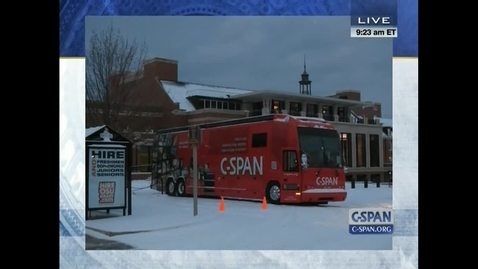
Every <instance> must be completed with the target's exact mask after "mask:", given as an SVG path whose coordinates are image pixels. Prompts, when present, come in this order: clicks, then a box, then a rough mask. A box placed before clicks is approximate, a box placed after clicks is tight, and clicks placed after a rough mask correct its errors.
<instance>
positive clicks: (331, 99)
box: [87, 58, 392, 181]
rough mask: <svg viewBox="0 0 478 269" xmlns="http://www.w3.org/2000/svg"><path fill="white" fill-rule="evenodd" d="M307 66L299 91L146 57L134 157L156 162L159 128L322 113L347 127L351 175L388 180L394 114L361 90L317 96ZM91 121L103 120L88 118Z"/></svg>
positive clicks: (132, 126) (126, 126) (128, 117)
mask: <svg viewBox="0 0 478 269" xmlns="http://www.w3.org/2000/svg"><path fill="white" fill-rule="evenodd" d="M305 68H306V67H305V65H304V72H303V73H302V75H301V80H300V81H299V83H298V84H299V92H298V93H292V92H280V91H258V90H250V89H249V90H248V89H237V88H233V87H223V86H215V85H203V84H196V83H189V82H182V81H180V80H179V79H178V62H177V61H174V60H169V59H161V58H154V59H151V60H149V61H146V62H145V64H144V71H143V73H142V75H141V77H140V78H139V79H140V80H141V81H140V82H139V83H140V84H139V85H140V86H139V87H138V95H139V98H140V99H141V100H142V103H143V104H145V103H146V105H144V107H145V110H143V111H136V112H128V111H125V112H124V113H123V114H122V115H120V116H121V123H122V124H123V128H122V130H123V131H124V132H125V133H128V132H129V133H132V134H134V136H133V137H134V139H133V140H136V141H135V142H136V145H137V147H136V148H137V149H136V151H135V153H134V154H133V155H134V157H133V163H134V164H136V165H146V164H149V163H151V158H152V157H151V156H152V155H151V148H150V147H148V145H149V144H150V143H149V142H150V139H151V138H152V134H153V132H154V131H155V130H159V129H164V128H170V127H177V126H184V125H194V124H201V123H209V122H214V121H219V120H227V119H234V118H242V117H249V116H255V115H264V114H270V113H283V114H290V115H295V116H307V117H321V118H324V119H326V120H328V121H331V122H333V124H334V125H335V126H336V128H337V130H338V131H339V132H340V133H341V137H342V147H343V153H344V159H345V162H346V164H347V167H348V171H349V173H348V177H349V179H350V178H351V177H355V178H357V180H363V179H365V178H368V179H371V180H378V179H381V180H382V181H383V180H387V179H388V178H389V177H390V176H391V162H392V158H391V153H392V152H391V150H390V149H391V141H392V136H391V120H387V119H383V118H381V104H380V103H376V102H363V101H361V96H360V92H359V91H355V90H345V91H340V92H337V93H336V94H335V95H333V96H327V97H321V96H312V81H310V80H309V74H308V73H307V72H306V69H305ZM88 118H89V117H88V110H87V127H91V126H96V125H99V124H102V123H98V122H93V121H92V120H91V119H90V121H89V120H88Z"/></svg>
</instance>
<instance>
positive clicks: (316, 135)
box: [297, 127, 343, 168]
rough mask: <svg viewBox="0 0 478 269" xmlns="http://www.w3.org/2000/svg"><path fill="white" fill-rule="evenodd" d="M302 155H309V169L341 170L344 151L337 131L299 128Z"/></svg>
mask: <svg viewBox="0 0 478 269" xmlns="http://www.w3.org/2000/svg"><path fill="white" fill-rule="evenodd" d="M297 134H298V137H299V146H300V150H301V155H302V154H306V155H307V162H308V167H323V168H341V167H343V163H342V153H341V152H342V151H341V144H340V137H339V134H338V132H337V131H336V130H327V129H319V128H305V127H298V128H297Z"/></svg>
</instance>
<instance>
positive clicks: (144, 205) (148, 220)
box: [86, 180, 392, 250]
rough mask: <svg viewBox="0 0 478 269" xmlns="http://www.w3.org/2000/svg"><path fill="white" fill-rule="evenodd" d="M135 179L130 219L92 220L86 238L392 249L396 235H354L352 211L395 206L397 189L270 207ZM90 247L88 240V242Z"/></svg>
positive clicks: (166, 246) (146, 246)
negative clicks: (172, 191) (169, 190)
mask: <svg viewBox="0 0 478 269" xmlns="http://www.w3.org/2000/svg"><path fill="white" fill-rule="evenodd" d="M149 184H150V183H149V181H147V180H139V181H138V180H136V181H133V198H132V203H133V210H132V215H131V216H122V214H121V213H122V211H121V212H119V211H118V212H115V211H112V213H111V214H118V215H119V216H117V217H111V218H101V219H94V220H88V221H87V222H86V231H87V234H88V235H90V236H93V237H96V238H98V239H104V240H114V241H117V242H120V243H123V244H128V245H131V246H133V247H134V248H136V249H143V250H389V249H392V235H351V234H349V232H348V212H349V209H350V208H358V207H374V208H377V207H382V208H392V188H389V186H388V185H382V186H381V187H380V188H377V187H376V186H375V185H372V184H370V185H369V188H367V189H366V188H364V186H363V184H357V186H356V188H355V189H351V188H350V185H348V186H347V191H348V197H347V200H346V201H345V202H341V203H329V204H328V205H321V206H298V205H270V204H269V205H267V209H266V210H262V208H261V203H260V202H259V203H258V202H249V201H236V200H225V211H224V212H223V213H220V212H219V210H218V209H219V202H220V200H219V199H208V198H200V199H199V202H198V204H199V206H198V215H197V216H193V199H192V198H190V197H169V196H167V195H165V194H164V195H162V194H161V193H160V192H158V191H156V190H151V189H149V188H148V186H149ZM87 243H88V242H87Z"/></svg>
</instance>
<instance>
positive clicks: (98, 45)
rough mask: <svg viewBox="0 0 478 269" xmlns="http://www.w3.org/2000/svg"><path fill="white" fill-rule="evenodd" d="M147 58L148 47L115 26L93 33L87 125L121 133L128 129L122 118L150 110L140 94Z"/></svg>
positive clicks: (88, 64) (89, 52) (88, 57)
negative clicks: (143, 108) (108, 127)
mask: <svg viewBox="0 0 478 269" xmlns="http://www.w3.org/2000/svg"><path fill="white" fill-rule="evenodd" d="M146 54H147V46H146V44H145V43H138V42H137V41H136V39H132V40H130V39H128V38H127V37H126V36H123V35H122V34H121V33H120V31H119V30H115V29H114V27H113V26H110V27H109V28H108V29H106V30H102V31H100V32H94V33H93V36H92V37H91V39H90V40H89V47H88V50H87V52H86V111H87V121H88V120H90V121H94V122H95V124H98V125H99V124H104V125H108V126H111V127H112V128H114V129H116V130H117V131H120V132H121V131H123V129H125V128H126V127H128V126H124V125H125V124H126V123H125V124H123V123H124V121H123V120H122V119H121V117H120V116H128V115H131V114H135V113H138V109H140V108H142V107H147V106H148V104H144V100H141V99H140V98H139V95H140V94H139V93H138V90H137V89H138V86H139V83H140V81H141V78H142V76H143V63H144V61H145V59H146ZM142 102H143V103H142Z"/></svg>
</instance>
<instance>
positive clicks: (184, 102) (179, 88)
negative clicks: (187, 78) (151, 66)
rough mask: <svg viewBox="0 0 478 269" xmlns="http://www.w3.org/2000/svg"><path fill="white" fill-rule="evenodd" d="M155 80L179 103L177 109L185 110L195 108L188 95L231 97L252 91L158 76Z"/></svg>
mask: <svg viewBox="0 0 478 269" xmlns="http://www.w3.org/2000/svg"><path fill="white" fill-rule="evenodd" d="M156 80H157V81H158V83H160V84H162V85H163V88H164V90H165V91H166V93H167V94H168V95H169V97H170V98H171V100H172V101H173V102H175V103H179V109H181V110H185V111H193V110H195V108H194V106H193V105H192V104H191V103H190V102H189V100H188V97H192V96H205V97H212V98H233V97H234V96H235V95H239V94H245V93H250V92H253V91H252V90H244V89H236V88H230V87H222V86H212V85H204V84H196V83H187V82H174V81H168V80H159V79H158V78H156Z"/></svg>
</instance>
